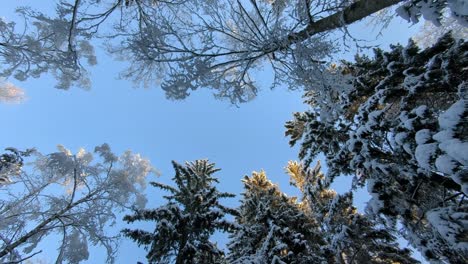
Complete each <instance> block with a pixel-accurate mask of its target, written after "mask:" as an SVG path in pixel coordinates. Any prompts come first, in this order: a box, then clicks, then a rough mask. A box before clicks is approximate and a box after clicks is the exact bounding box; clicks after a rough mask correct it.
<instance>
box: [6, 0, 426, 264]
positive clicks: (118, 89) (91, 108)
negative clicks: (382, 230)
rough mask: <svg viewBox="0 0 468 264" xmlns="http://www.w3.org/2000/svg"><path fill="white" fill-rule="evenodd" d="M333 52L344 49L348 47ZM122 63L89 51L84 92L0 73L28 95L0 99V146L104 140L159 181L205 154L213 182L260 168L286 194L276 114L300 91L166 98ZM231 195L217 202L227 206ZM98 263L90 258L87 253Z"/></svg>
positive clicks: (403, 30)
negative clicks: (132, 155)
mask: <svg viewBox="0 0 468 264" xmlns="http://www.w3.org/2000/svg"><path fill="white" fill-rule="evenodd" d="M34 2H35V3H34ZM39 2H40V3H39ZM54 2H55V1H32V0H28V1H26V0H24V1H19V0H17V1H13V0H2V1H1V5H2V8H1V9H0V16H2V17H6V18H8V19H13V17H14V13H13V10H14V8H15V7H16V6H18V5H29V4H30V3H32V4H33V5H34V6H38V5H41V8H46V9H48V10H52V9H53V8H54V4H53V3H54ZM46 3H47V4H46ZM359 25H360V26H357V27H355V29H354V31H355V32H356V36H358V37H359V38H366V39H371V40H372V39H374V38H375V34H372V35H371V34H370V31H371V29H372V28H369V27H366V26H365V25H364V23H361V24H359ZM408 26H409V24H407V23H406V22H404V21H402V20H400V19H396V20H395V21H394V23H392V25H391V26H390V27H389V28H388V30H385V31H384V32H383V36H381V38H379V40H378V41H377V42H372V44H381V45H383V47H386V46H388V44H390V43H396V42H398V41H399V42H402V43H406V42H407V40H408V38H409V37H410V36H411V35H412V34H414V32H415V31H416V30H417V27H413V28H411V29H408ZM339 56H340V57H345V58H352V57H353V56H354V54H353V53H352V52H351V53H350V52H347V53H342V54H339ZM124 66H125V64H124V63H120V62H116V61H114V60H113V59H112V58H110V57H109V55H107V54H105V53H103V52H102V51H101V52H99V53H98V65H97V66H96V67H93V68H90V71H91V73H92V83H93V85H92V89H91V90H90V91H84V90H80V89H77V88H73V89H71V90H69V91H63V90H57V89H54V85H55V80H54V79H53V78H51V77H50V76H43V77H41V78H39V79H30V80H28V81H26V82H18V81H16V80H14V79H10V80H9V81H11V82H13V83H14V84H16V85H17V86H20V87H22V88H23V89H24V90H25V91H26V94H27V97H28V98H27V100H26V101H24V102H23V103H21V104H0V114H1V116H2V123H3V124H4V125H3V128H2V129H1V130H0V138H2V139H3V140H2V141H1V142H0V148H1V149H3V148H5V147H9V146H13V147H16V148H19V149H24V148H30V147H36V148H37V149H38V150H40V151H41V152H43V153H49V152H53V151H55V150H56V145H57V144H62V145H64V146H66V147H67V148H69V149H71V150H72V151H77V150H78V148H79V147H84V148H85V149H88V150H92V149H93V148H94V146H96V145H100V144H102V143H104V142H105V143H109V144H110V146H111V147H112V149H113V150H114V151H115V152H116V153H122V152H123V151H125V150H127V149H130V150H132V151H134V152H137V153H141V155H142V156H144V157H146V158H148V159H150V160H151V162H152V164H153V165H154V166H155V167H156V168H157V169H158V170H159V171H160V172H161V173H162V176H161V177H160V178H159V179H156V177H155V176H151V177H150V179H149V180H160V181H164V182H169V181H170V178H172V176H173V169H172V166H171V163H170V161H171V160H176V161H178V162H184V161H190V160H194V159H200V158H208V159H209V160H210V161H212V162H215V163H216V164H217V167H219V168H222V171H220V172H219V173H218V174H217V175H218V177H219V178H220V182H221V183H220V185H219V188H220V189H221V190H222V191H227V192H232V193H235V194H240V193H241V192H242V184H241V181H240V180H241V178H242V177H243V176H244V175H246V174H250V173H251V172H252V171H253V170H257V171H258V170H261V169H264V170H265V171H266V172H267V174H268V176H269V178H270V179H271V180H272V181H273V182H275V183H278V184H279V185H280V187H281V189H282V190H283V191H284V192H286V193H288V194H291V195H293V194H295V193H296V192H295V189H294V188H293V187H291V186H289V184H288V182H289V178H288V176H287V175H285V173H284V169H283V168H284V166H285V165H286V163H287V161H288V160H294V159H296V157H297V149H295V148H290V147H289V145H288V139H287V138H285V137H284V123H285V122H286V121H287V120H289V119H291V117H292V112H295V111H302V110H304V109H305V106H304V105H303V104H302V99H301V93H300V92H291V91H287V89H286V88H284V87H280V88H277V89H276V90H273V91H271V90H268V88H267V87H264V89H263V91H262V92H260V94H259V96H258V97H257V98H256V99H255V100H253V101H252V102H250V103H247V104H243V105H241V106H240V107H239V108H237V107H235V106H232V105H230V104H229V102H227V101H218V100H215V99H214V98H213V97H212V95H211V93H210V92H209V91H201V90H200V91H197V92H195V93H194V94H192V96H190V97H189V98H188V99H186V100H184V101H169V100H166V99H165V97H164V94H163V92H162V91H161V90H160V89H159V88H157V87H154V88H152V89H141V88H140V89H134V88H133V85H132V83H130V82H129V81H126V80H117V79H116V78H115V77H116V76H117V74H118V72H119V71H120V70H121V69H123V67H124ZM256 78H257V79H269V78H271V73H270V72H268V71H267V72H263V73H261V75H259V76H256ZM348 184H349V181H348V180H344V181H342V182H339V183H336V184H335V185H334V186H335V187H337V188H338V189H345V188H346V187H347V186H348ZM160 197H161V193H159V192H158V191H155V190H154V189H153V188H152V187H149V190H148V198H149V200H150V204H149V206H150V207H153V206H156V205H157V204H158V202H159V201H158V200H157V199H159V198H160ZM239 198H240V196H238V197H237V198H234V199H232V200H231V201H229V202H227V204H229V205H232V206H235V205H236V204H237V201H238V199H239ZM367 199H368V196H367V194H365V192H364V191H363V192H360V193H359V194H358V195H356V202H357V205H358V207H359V208H363V207H364V206H365V204H364V203H365V201H366V200H367ZM121 249H122V250H121V252H122V254H121V256H120V258H119V260H118V263H135V262H136V260H135V257H136V256H138V260H140V261H144V255H145V252H144V250H142V249H136V247H135V246H134V245H133V244H132V243H130V242H125V243H123V245H122V247H121ZM98 256H99V254H98ZM92 257H93V256H92ZM45 258H47V257H45ZM129 261H131V262H129ZM100 262H101V261H99V262H96V258H92V260H90V261H89V263H100Z"/></svg>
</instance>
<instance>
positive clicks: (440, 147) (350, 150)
mask: <svg viewBox="0 0 468 264" xmlns="http://www.w3.org/2000/svg"><path fill="white" fill-rule="evenodd" d="M467 53H468V43H466V42H465V41H464V40H454V39H453V38H452V37H451V36H450V34H447V35H445V36H444V37H442V38H441V39H440V40H439V41H438V42H437V43H436V44H435V45H433V46H432V47H430V48H427V49H425V50H423V51H420V50H419V49H418V47H416V45H415V44H414V42H412V41H410V43H409V44H408V46H407V47H405V48H404V47H402V46H400V45H397V46H392V47H391V51H389V52H383V51H382V50H376V51H375V58H373V59H370V58H367V57H357V59H356V62H355V63H344V65H343V66H342V68H341V69H342V70H343V72H346V73H351V74H352V75H353V77H354V81H353V83H352V84H353V89H347V90H346V89H340V90H341V91H347V92H345V93H341V94H339V96H336V97H334V98H333V100H328V101H327V103H328V104H329V106H328V108H325V109H324V108H323V107H321V106H323V103H322V104H321V103H320V102H321V99H322V98H320V94H317V93H315V94H312V93H308V94H306V97H307V102H308V103H309V104H310V105H311V106H312V107H311V109H310V110H308V111H306V112H304V113H296V114H294V120H292V121H289V122H287V124H286V128H287V132H286V134H287V135H290V136H291V141H290V143H291V144H292V145H294V144H296V143H298V142H300V141H301V143H300V144H301V150H300V154H299V156H300V158H301V159H303V160H304V162H305V164H306V165H309V164H310V162H311V161H312V160H313V158H315V156H316V155H317V154H318V153H320V152H323V153H325V156H326V161H327V165H328V167H329V170H328V173H327V177H326V178H327V181H332V180H333V178H334V177H336V176H337V175H340V174H348V175H350V174H351V175H353V174H354V184H355V185H365V184H367V188H368V190H369V192H370V194H371V195H372V199H371V201H370V202H369V204H368V213H370V214H371V215H373V216H374V217H381V216H383V219H385V222H386V224H387V225H388V226H389V227H391V228H393V227H395V226H396V224H397V222H398V221H400V222H401V224H402V226H403V229H402V233H403V235H404V236H405V237H406V239H408V240H409V241H410V242H411V243H412V245H413V246H414V247H416V248H417V249H419V250H420V251H421V253H422V254H423V255H424V256H425V257H426V258H427V259H429V260H431V261H442V262H450V263H465V262H467V261H468V232H467V228H466V227H467V225H468V220H467V218H468V205H467V204H466V202H465V201H464V199H465V196H466V195H467V194H468V170H467V166H468V158H467V157H468V142H467V141H468V137H467V135H468V133H467V131H468V122H467V121H468V120H467V118H468V110H467V109H468V89H467V88H468V84H467V82H466V76H468V73H467V71H468V59H467ZM330 89H335V88H334V87H330ZM312 96H315V97H312ZM329 109H333V110H334V111H335V112H334V113H336V114H335V115H328V118H323V116H324V115H321V111H323V110H326V111H329Z"/></svg>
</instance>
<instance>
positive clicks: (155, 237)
mask: <svg viewBox="0 0 468 264" xmlns="http://www.w3.org/2000/svg"><path fill="white" fill-rule="evenodd" d="M173 166H174V169H175V176H174V178H173V180H174V182H175V184H176V187H172V186H168V185H165V184H162V183H157V182H152V183H151V184H152V185H153V186H155V187H157V188H160V189H162V190H165V191H168V192H169V193H170V194H169V195H167V196H164V199H166V200H167V204H165V205H163V206H160V207H158V208H156V209H144V210H136V211H135V212H134V214H132V215H127V216H125V217H124V220H125V221H127V222H128V223H132V222H135V221H155V222H156V228H155V230H154V232H148V231H144V230H140V229H135V230H132V229H124V230H123V233H124V235H125V236H127V237H130V238H131V239H132V240H134V241H136V242H137V243H138V245H144V246H145V248H146V249H148V254H147V256H146V257H147V259H148V261H149V262H150V263H170V262H173V261H175V263H177V264H182V263H187V264H188V263H223V261H224V252H223V251H222V250H220V249H219V248H218V247H217V246H216V244H215V243H213V242H211V241H210V237H211V235H212V234H213V233H214V232H215V231H218V230H221V231H230V230H232V229H233V228H234V226H233V224H232V223H230V222H228V221H227V220H225V219H224V217H225V215H226V214H235V213H236V211H235V210H232V209H229V208H226V207H224V206H222V205H221V204H219V200H220V199H221V198H226V197H234V195H232V194H229V193H222V192H219V191H218V190H217V189H216V187H215V186H213V184H214V183H217V182H218V180H217V179H216V178H214V177H213V174H214V173H215V172H217V171H219V169H216V168H215V167H214V166H215V164H214V163H209V162H208V161H207V160H196V161H194V162H190V163H189V162H187V163H186V164H185V166H183V165H180V164H178V163H176V162H173Z"/></svg>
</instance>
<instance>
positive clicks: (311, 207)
mask: <svg viewBox="0 0 468 264" xmlns="http://www.w3.org/2000/svg"><path fill="white" fill-rule="evenodd" d="M320 169H321V166H320V163H317V165H316V166H315V167H314V168H313V169H304V167H303V166H302V165H301V164H300V163H298V162H289V163H288V166H287V167H286V170H287V172H288V174H289V175H290V177H291V183H292V184H293V185H295V186H296V187H298V188H299V190H300V191H301V193H302V195H303V196H302V200H301V203H302V206H303V208H304V210H306V211H307V212H308V215H309V216H310V217H312V218H314V219H315V220H316V221H317V223H320V228H321V230H322V234H323V236H324V238H325V240H326V242H327V251H328V252H332V254H331V255H332V256H331V257H330V258H329V259H328V261H329V263H375V264H377V263H389V264H390V263H402V264H403V263H405V264H406V263H418V261H416V260H414V259H413V258H411V256H410V253H411V251H410V250H408V249H400V248H399V247H398V243H397V242H396V238H395V236H393V235H392V234H391V233H390V232H389V231H388V230H387V229H385V227H383V226H380V227H379V226H378V225H376V224H375V222H373V221H371V220H370V219H369V218H368V217H366V216H365V215H362V214H360V213H358V212H357V209H356V208H355V207H354V206H353V204H352V203H353V196H352V193H351V192H348V193H345V194H337V193H336V192H335V191H334V190H332V189H330V188H329V183H326V182H325V181H324V180H325V176H324V175H323V174H322V172H321V171H320Z"/></svg>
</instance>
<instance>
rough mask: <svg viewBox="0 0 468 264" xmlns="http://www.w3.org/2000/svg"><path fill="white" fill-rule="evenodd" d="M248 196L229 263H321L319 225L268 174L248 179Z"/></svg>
mask: <svg viewBox="0 0 468 264" xmlns="http://www.w3.org/2000/svg"><path fill="white" fill-rule="evenodd" d="M243 182H244V188H245V192H244V193H243V199H242V201H241V206H240V209H239V216H237V217H236V223H237V224H238V227H237V229H236V231H235V233H234V234H233V235H232V236H231V241H230V242H229V244H228V248H229V250H230V254H229V256H228V260H229V263H233V264H235V263H238V264H241V263H242V264H247V263H251V264H263V263H272V264H274V263H276V264H279V263H291V264H293V263H304V264H305V263H322V262H323V261H324V260H325V259H324V258H323V257H322V256H323V252H322V250H321V246H322V245H323V243H324V241H323V239H322V238H321V236H320V233H319V230H318V225H317V223H316V222H315V221H314V219H313V218H310V217H308V216H307V215H306V214H305V213H304V212H303V211H302V209H301V208H300V205H299V204H297V203H296V199H295V198H291V197H288V196H286V195H285V194H284V193H282V192H281V191H280V190H279V188H278V186H277V185H275V184H273V183H272V182H271V181H269V180H268V179H267V177H266V174H265V172H263V171H262V172H259V173H257V172H254V173H252V176H251V177H247V176H245V178H244V180H243Z"/></svg>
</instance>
